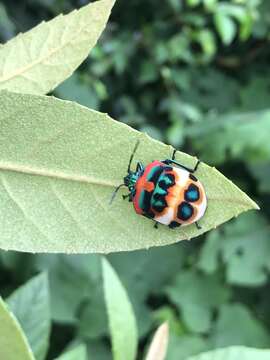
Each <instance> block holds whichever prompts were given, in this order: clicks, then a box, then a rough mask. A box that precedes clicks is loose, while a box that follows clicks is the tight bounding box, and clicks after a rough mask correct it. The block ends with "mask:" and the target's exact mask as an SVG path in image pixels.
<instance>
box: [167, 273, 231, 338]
mask: <svg viewBox="0 0 270 360" xmlns="http://www.w3.org/2000/svg"><path fill="white" fill-rule="evenodd" d="M166 293H167V294H168V296H169V298H170V300H171V301H172V302H173V303H174V304H175V305H176V306H177V307H179V310H180V311H181V314H182V317H183V320H184V321H185V324H186V325H187V326H188V328H189V329H190V330H191V331H193V332H195V333H196V332H198V333H200V332H206V331H208V330H209V329H210V327H211V320H212V317H213V311H214V310H216V309H217V308H218V306H220V305H221V304H223V303H225V302H226V301H227V300H228V297H229V290H228V289H226V288H225V287H224V286H223V285H222V284H221V283H220V281H219V279H218V277H217V276H203V275H201V274H198V273H196V272H195V271H193V272H192V271H190V270H189V271H182V272H181V273H179V274H178V275H177V277H176V278H175V281H174V282H173V283H172V285H170V286H169V287H168V288H167V290H166Z"/></svg>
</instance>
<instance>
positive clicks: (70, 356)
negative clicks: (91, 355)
mask: <svg viewBox="0 0 270 360" xmlns="http://www.w3.org/2000/svg"><path fill="white" fill-rule="evenodd" d="M55 360H87V351H86V347H85V345H79V346H77V347H75V348H74V349H72V350H68V351H66V352H65V353H64V354H63V355H61V356H59V357H58V358H57V359H55Z"/></svg>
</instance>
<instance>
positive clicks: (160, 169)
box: [148, 166, 164, 185]
mask: <svg viewBox="0 0 270 360" xmlns="http://www.w3.org/2000/svg"><path fill="white" fill-rule="evenodd" d="M163 169H164V168H163V167H162V166H157V168H156V169H155V171H154V173H153V174H152V176H150V178H149V179H148V181H151V182H153V183H154V185H156V183H157V181H158V179H159V177H160V174H161V173H162V172H163Z"/></svg>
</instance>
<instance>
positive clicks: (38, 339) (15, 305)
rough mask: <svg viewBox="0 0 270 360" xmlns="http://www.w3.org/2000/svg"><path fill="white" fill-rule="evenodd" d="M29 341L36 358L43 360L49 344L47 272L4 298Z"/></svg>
mask: <svg viewBox="0 0 270 360" xmlns="http://www.w3.org/2000/svg"><path fill="white" fill-rule="evenodd" d="M6 301H7V303H8V306H9V308H10V310H11V311H12V312H13V314H14V315H15V316H16V318H17V319H18V321H19V322H20V325H21V326H22V329H23V330H24V333H25V335H26V337H27V339H28V341H29V344H30V346H31V349H32V351H33V353H34V355H35V358H36V359H37V360H43V359H44V358H45V356H46V353H47V350H48V345H49V334H50V305H49V289H48V278H47V274H41V275H38V276H36V277H35V278H33V279H31V280H30V281H28V282H27V283H26V284H25V285H23V286H21V287H20V288H19V289H17V290H16V291H14V292H13V293H12V295H11V296H9V298H8V299H7V300H6Z"/></svg>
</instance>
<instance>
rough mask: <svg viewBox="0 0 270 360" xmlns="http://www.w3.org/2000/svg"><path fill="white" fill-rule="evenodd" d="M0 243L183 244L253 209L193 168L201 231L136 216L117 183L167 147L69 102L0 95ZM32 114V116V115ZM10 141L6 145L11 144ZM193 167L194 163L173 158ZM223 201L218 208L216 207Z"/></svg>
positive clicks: (233, 190) (56, 247)
mask: <svg viewBox="0 0 270 360" xmlns="http://www.w3.org/2000/svg"><path fill="white" fill-rule="evenodd" d="M0 106H1V108H2V112H1V115H0V125H1V128H0V129H1V130H0V154H1V155H0V173H1V181H2V182H1V185H0V186H1V187H0V199H1V202H0V204H1V205H0V206H2V208H0V211H1V218H0V227H1V229H2V236H1V239H0V247H2V248H3V249H14V250H15V249H16V250H23V251H33V252H37V251H39V252H42V251H47V252H68V253H70V252H110V251H119V250H134V249H138V248H148V247H149V246H154V245H155V246H158V245H165V244H170V243H173V242H176V241H179V240H182V239H190V238H191V237H193V236H197V235H199V234H201V233H203V232H205V231H207V230H209V229H211V228H214V227H216V226H217V225H219V224H220V223H222V222H224V221H227V220H229V219H230V218H232V217H234V216H237V215H238V214H240V213H241V212H243V211H246V210H248V209H252V208H257V206H256V204H255V203H254V202H253V201H252V200H250V199H249V198H248V197H247V196H246V195H245V194H244V193H243V192H241V191H240V190H239V189H238V188H237V187H236V186H234V185H233V184H232V183H231V182H230V181H228V180H227V179H226V178H225V177H224V176H223V175H221V174H220V173H219V172H218V171H217V170H216V169H214V168H210V167H209V166H207V165H206V164H203V163H202V164H200V166H199V169H198V171H197V176H198V177H199V179H200V180H201V181H202V183H203V185H204V187H205V189H206V194H207V197H208V209H207V212H206V215H205V216H204V217H203V219H202V220H201V221H200V224H201V226H202V229H201V230H197V228H196V226H195V225H194V224H193V225H191V226H188V227H184V228H182V229H180V230H175V231H174V230H170V229H168V228H167V227H165V226H160V227H159V230H158V237H157V231H156V229H154V228H153V223H152V222H151V221H149V220H148V219H145V218H144V217H142V216H138V215H137V214H136V213H135V212H134V209H133V207H132V206H131V204H129V203H128V202H123V201H122V198H121V196H120V194H119V196H118V197H117V199H116V200H115V201H114V203H113V204H112V205H109V199H110V197H111V194H112V192H113V190H114V187H115V186H116V185H118V184H119V183H121V181H122V177H123V176H124V175H125V174H126V167H127V163H128V159H129V157H130V154H131V152H132V149H133V147H134V144H135V142H136V139H138V138H140V140H141V144H140V147H139V149H138V152H137V153H136V159H135V160H137V159H138V160H141V161H143V162H144V163H145V164H147V163H149V162H150V161H152V160H153V159H164V158H168V157H170V156H171V153H172V148H171V147H168V146H166V145H164V144H161V143H159V142H157V141H154V140H152V139H151V138H149V137H148V136H146V135H144V134H139V133H137V132H136V131H135V130H133V129H131V128H129V127H127V126H125V125H121V124H119V123H117V122H115V121H112V120H111V119H110V118H109V117H108V116H107V115H106V114H102V113H98V112H95V111H92V110H88V109H87V108H84V107H81V106H78V105H77V104H75V103H70V102H65V101H60V100H56V99H54V98H50V97H42V96H34V95H22V94H16V93H8V92H2V93H1V97H0ZM30 114H31V115H30ZM10 139H12V141H10ZM177 160H178V161H180V162H181V163H183V164H185V165H186V166H194V164H195V163H196V159H194V158H192V157H191V156H189V155H187V154H184V153H178V154H177ZM221 205H222V206H221Z"/></svg>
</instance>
